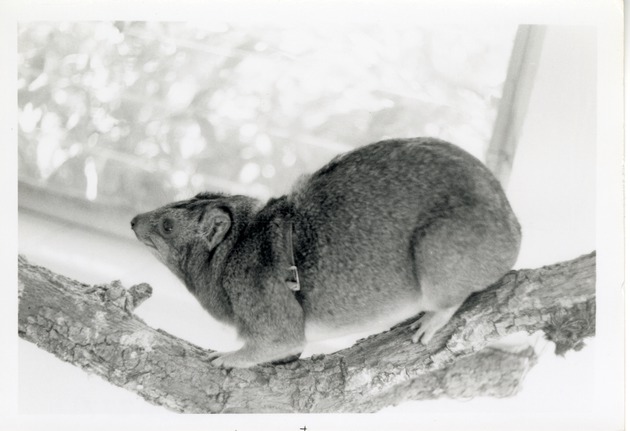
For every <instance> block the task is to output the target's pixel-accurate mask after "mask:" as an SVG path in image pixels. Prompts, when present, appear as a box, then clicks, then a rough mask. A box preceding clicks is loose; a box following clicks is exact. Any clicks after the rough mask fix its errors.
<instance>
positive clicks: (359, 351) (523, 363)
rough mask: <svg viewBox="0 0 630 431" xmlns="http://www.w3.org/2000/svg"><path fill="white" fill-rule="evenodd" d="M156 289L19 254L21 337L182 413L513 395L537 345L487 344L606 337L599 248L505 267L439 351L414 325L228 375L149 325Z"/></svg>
mask: <svg viewBox="0 0 630 431" xmlns="http://www.w3.org/2000/svg"><path fill="white" fill-rule="evenodd" d="M150 294H151V288H150V286H148V285H146V284H142V285H136V286H133V287H131V288H130V289H125V288H124V287H122V286H121V285H120V283H119V282H112V283H110V284H107V285H97V286H89V285H86V284H82V283H79V282H77V281H74V280H71V279H69V278H66V277H64V276H61V275H58V274H55V273H52V272H51V271H49V270H47V269H45V268H42V267H38V266H34V265H31V264H29V263H28V262H27V261H26V259H25V258H23V257H19V326H18V331H19V335H20V336H21V337H23V338H24V339H26V340H29V341H31V342H33V343H36V344H37V345H38V346H39V347H41V348H43V349H45V350H47V351H49V352H52V353H53V354H55V355H56V356H57V357H59V358H61V359H63V360H64V361H68V362H70V363H72V364H74V365H77V366H79V367H81V368H83V369H85V370H86V371H88V372H91V373H94V374H97V375H99V376H101V377H102V378H104V379H105V380H107V381H109V382H111V383H113V384H115V385H118V386H121V387H124V388H126V389H128V390H131V391H133V392H136V393H137V394H139V395H141V396H142V397H144V398H145V399H146V400H148V401H149V402H151V403H154V404H157V405H161V406H165V407H167V408H169V409H172V410H175V411H179V412H189V413H193V412H194V413H222V412H223V413H225V412H372V411H377V410H379V409H381V408H383V407H386V406H389V405H395V404H397V403H400V402H402V401H405V400H412V399H413V400H422V399H431V398H436V397H443V396H447V397H453V398H461V397H464V398H470V397H473V396H478V395H490V396H509V395H512V394H514V393H515V392H516V391H517V390H518V388H519V386H520V382H521V381H522V379H523V377H524V375H525V374H526V373H527V371H528V370H529V369H530V368H531V367H532V366H533V365H534V364H535V361H536V355H535V352H534V351H533V349H531V348H525V349H523V350H521V351H520V352H517V353H513V352H512V353H510V352H506V351H502V350H498V349H495V348H491V347H488V344H489V343H491V342H493V341H497V340H499V339H500V338H501V337H504V336H505V335H508V334H511V333H515V332H519V331H526V332H528V333H533V332H535V331H540V330H542V331H544V332H545V333H546V335H547V337H548V338H549V339H550V340H552V341H554V342H555V343H556V353H559V354H562V353H564V352H565V351H567V350H569V349H575V350H579V349H580V348H581V347H582V346H583V341H582V340H583V339H584V338H585V337H588V336H593V335H594V334H595V252H593V253H591V254H589V255H586V256H582V257H579V258H577V259H575V260H571V261H567V262H563V263H559V264H556V265H552V266H548V267H542V268H539V269H533V270H530V269H526V270H525V269H524V270H519V271H512V272H510V273H508V274H506V275H505V276H504V277H503V278H502V279H501V280H500V281H499V282H497V283H496V284H495V285H493V286H491V287H490V288H488V289H487V290H485V291H483V292H480V293H478V294H475V295H473V296H471V297H470V298H469V300H468V301H467V302H466V303H465V304H464V305H463V306H462V308H461V309H460V310H459V311H458V313H457V314H456V315H455V316H454V317H453V319H452V320H451V321H450V322H449V324H448V325H447V326H446V327H444V328H443V329H442V330H441V331H440V332H439V333H438V334H437V335H436V337H435V338H434V339H433V340H432V342H431V343H430V344H429V345H428V346H426V347H425V346H422V345H420V344H413V343H411V335H412V332H413V331H412V329H410V324H411V321H408V322H403V323H401V324H399V325H397V326H396V327H394V328H392V329H391V330H390V331H387V332H384V333H381V334H378V335H374V336H371V337H368V338H367V339H363V340H360V341H359V342H357V343H356V344H355V345H354V346H352V347H350V348H348V349H345V350H342V351H339V352H336V353H334V354H330V355H320V356H315V357H310V358H306V359H302V360H299V361H295V362H292V363H288V364H283V365H261V366H257V367H254V368H251V369H245V370H241V369H234V370H224V369H218V368H214V367H212V366H210V365H209V364H208V361H207V356H208V354H209V353H210V352H211V351H208V350H205V349H202V348H200V347H197V346H195V345H192V344H190V343H189V342H187V341H184V340H181V339H178V338H176V337H174V336H172V335H170V334H168V333H166V332H164V331H161V330H156V329H153V328H151V327H148V326H147V325H146V324H145V323H144V322H143V321H142V320H140V319H139V318H138V317H136V316H135V315H134V314H133V309H134V308H135V306H137V305H138V304H139V303H140V302H142V301H143V300H145V299H147V298H148V297H149V296H150Z"/></svg>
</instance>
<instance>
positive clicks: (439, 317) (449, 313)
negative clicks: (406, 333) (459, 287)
mask: <svg viewBox="0 0 630 431" xmlns="http://www.w3.org/2000/svg"><path fill="white" fill-rule="evenodd" d="M458 308H459V306H455V307H450V308H444V309H442V310H438V311H426V312H425V313H424V315H423V316H422V317H421V318H419V319H418V320H416V321H415V322H414V323H413V324H412V325H411V329H418V330H417V331H416V333H415V334H413V336H412V337H411V341H413V342H414V343H417V342H418V341H420V343H422V344H424V345H425V346H426V345H427V344H429V341H431V339H432V338H433V336H434V335H435V334H436V332H437V331H439V330H440V329H441V328H442V327H443V326H444V325H446V324H447V323H448V321H449V320H450V319H451V317H453V314H455V311H457V309H458Z"/></svg>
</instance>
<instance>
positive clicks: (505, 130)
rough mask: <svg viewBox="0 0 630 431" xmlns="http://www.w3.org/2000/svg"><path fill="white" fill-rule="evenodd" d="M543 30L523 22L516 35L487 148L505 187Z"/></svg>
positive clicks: (488, 160)
mask: <svg viewBox="0 0 630 431" xmlns="http://www.w3.org/2000/svg"><path fill="white" fill-rule="evenodd" d="M544 34H545V27H544V26H540V25H521V26H519V28H518V30H517V32H516V37H515V39H514V48H513V49H512V55H511V57H510V63H509V66H508V71H507V77H506V79H505V84H503V96H502V97H501V102H500V103H499V108H498V111H497V119H496V121H495V123H494V130H493V132H492V138H491V139H490V144H489V145H488V149H487V151H486V165H487V166H488V168H490V170H491V171H492V172H493V173H494V174H495V176H496V177H497V178H498V179H499V181H500V182H501V185H502V186H503V188H505V187H507V184H508V181H509V178H510V172H511V170H512V163H513V161H514V154H515V153H516V146H517V144H518V139H519V138H520V134H521V129H522V126H523V121H524V119H525V116H526V115H527V107H528V105H529V98H530V95H531V92H532V88H533V85H534V79H535V77H536V71H537V69H538V62H539V60H540V53H541V51H542V44H543V39H544Z"/></svg>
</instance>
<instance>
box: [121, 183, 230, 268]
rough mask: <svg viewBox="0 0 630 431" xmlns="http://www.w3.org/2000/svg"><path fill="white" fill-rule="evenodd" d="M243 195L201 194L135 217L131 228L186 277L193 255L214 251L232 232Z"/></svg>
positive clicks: (164, 260) (166, 263)
mask: <svg viewBox="0 0 630 431" xmlns="http://www.w3.org/2000/svg"><path fill="white" fill-rule="evenodd" d="M239 198H240V197H237V196H232V197H230V196H224V195H219V194H208V193H201V194H198V195H197V196H195V197H194V198H192V199H189V200H185V201H179V202H174V203H171V204H168V205H165V206H163V207H160V208H158V209H156V210H153V211H149V212H146V213H143V214H139V215H137V216H135V217H134V218H133V220H131V228H132V229H133V231H134V232H135V234H136V237H138V239H139V240H140V241H141V242H142V243H143V244H145V245H146V246H148V247H149V249H150V250H151V252H152V253H153V254H154V255H155V256H156V257H157V258H158V259H159V260H160V261H161V262H162V263H164V264H165V265H166V266H167V267H168V268H169V269H170V270H171V271H172V272H173V273H175V274H176V275H177V276H179V277H180V279H182V280H185V279H186V277H185V273H186V272H187V269H186V264H187V263H189V262H190V261H191V260H194V259H191V257H192V255H193V254H200V253H210V252H212V251H213V250H214V249H215V248H216V247H217V246H219V244H221V242H222V241H223V240H224V238H225V237H226V235H227V234H228V233H229V232H230V229H231V227H232V225H233V218H234V217H235V214H236V212H238V210H239V202H240V199H239Z"/></svg>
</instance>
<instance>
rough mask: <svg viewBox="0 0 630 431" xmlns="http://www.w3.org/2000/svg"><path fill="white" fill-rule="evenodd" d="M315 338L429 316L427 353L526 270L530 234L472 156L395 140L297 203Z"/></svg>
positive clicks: (328, 174)
mask: <svg viewBox="0 0 630 431" xmlns="http://www.w3.org/2000/svg"><path fill="white" fill-rule="evenodd" d="M290 200H291V201H292V202H293V204H294V207H295V210H296V219H295V232H296V245H297V246H296V259H297V266H298V269H299V271H300V276H301V280H302V295H303V297H304V300H303V308H304V311H305V317H306V322H307V336H308V335H309V334H308V329H309V327H310V328H315V327H320V326H325V327H326V328H327V330H330V329H339V330H348V329H360V328H365V326H366V324H370V323H371V322H372V323H374V324H377V322H382V323H385V324H392V323H395V322H397V321H400V320H402V319H404V318H407V317H411V316H412V315H414V314H416V313H418V312H419V311H427V312H428V313H426V314H425V317H424V318H423V319H421V320H420V321H419V322H418V326H420V329H419V331H418V333H417V334H416V336H415V339H416V340H417V339H418V338H422V341H423V342H427V341H428V339H430V338H431V336H432V335H433V333H434V332H435V331H437V330H438V329H439V328H440V327H441V326H442V325H443V324H445V323H446V321H448V319H449V318H450V317H451V315H452V314H453V313H454V312H455V310H456V309H457V308H458V307H459V306H460V305H461V303H462V302H463V301H464V300H465V299H466V298H467V297H468V295H470V293H472V292H474V291H478V290H481V289H484V288H485V287H487V286H488V285H490V284H491V283H493V282H494V281H496V280H497V279H498V278H499V277H500V276H501V275H503V274H504V273H505V272H507V271H508V270H509V269H510V268H511V266H512V265H513V264H514V261H515V260H516V256H517V254H518V248H519V244H520V229H519V225H518V222H517V221H516V218H515V216H514V214H513V213H512V210H511V208H510V205H509V203H508V202H507V199H506V198H505V195H504V193H503V191H502V189H501V187H500V185H499V183H498V182H497V181H496V179H495V178H494V177H493V176H492V174H491V173H490V172H489V170H488V169H487V168H486V167H485V166H483V164H482V163H481V162H479V161H478V160H477V159H475V158H474V157H472V156H471V155H469V154H467V153H465V152H464V151H463V150H461V149H459V148H457V147H455V146H453V145H451V144H448V143H445V142H442V141H437V140H433V139H409V140H391V141H383V142H378V143H376V144H372V145H368V146H365V147H362V148H360V149H358V150H356V151H353V152H350V153H348V154H345V155H343V156H341V157H338V158H336V159H335V160H333V161H332V162H330V163H329V164H328V165H326V166H324V167H323V168H322V169H320V170H319V171H317V172H315V173H314V174H313V175H312V176H311V177H310V178H309V179H308V180H306V181H304V182H302V184H301V185H300V186H299V187H298V188H297V189H296V190H294V192H293V193H292V194H291V195H290Z"/></svg>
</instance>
